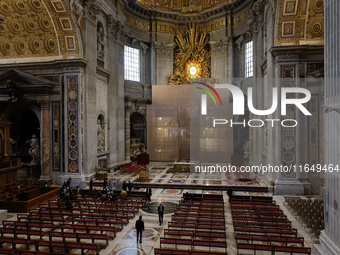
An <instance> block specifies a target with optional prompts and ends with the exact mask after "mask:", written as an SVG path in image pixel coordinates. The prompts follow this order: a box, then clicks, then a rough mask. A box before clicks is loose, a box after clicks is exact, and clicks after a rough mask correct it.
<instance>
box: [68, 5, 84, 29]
mask: <svg viewBox="0 0 340 255" xmlns="http://www.w3.org/2000/svg"><path fill="white" fill-rule="evenodd" d="M70 10H71V12H74V14H75V15H76V17H77V23H78V25H79V26H80V21H81V19H82V18H83V15H84V7H83V6H82V5H81V3H80V0H70Z"/></svg>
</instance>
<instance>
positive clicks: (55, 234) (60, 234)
mask: <svg viewBox="0 0 340 255" xmlns="http://www.w3.org/2000/svg"><path fill="white" fill-rule="evenodd" d="M48 235H49V239H50V241H53V240H52V239H53V237H58V238H62V239H63V241H64V242H65V240H66V238H73V239H76V240H77V242H80V241H81V239H88V240H92V243H94V241H95V240H104V241H105V244H106V245H108V243H109V240H113V239H114V237H113V236H108V235H106V234H89V233H70V232H49V233H48Z"/></svg>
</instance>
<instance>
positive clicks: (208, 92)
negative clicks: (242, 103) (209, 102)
mask: <svg viewBox="0 0 340 255" xmlns="http://www.w3.org/2000/svg"><path fill="white" fill-rule="evenodd" d="M196 83H199V84H202V85H204V86H206V87H207V88H209V89H210V90H211V91H212V92H214V93H215V95H216V96H217V98H218V100H219V101H220V104H221V105H222V100H221V98H220V95H219V94H218V93H217V91H216V90H215V89H214V88H213V87H211V86H210V85H208V84H205V83H203V82H196ZM196 88H198V89H201V90H203V91H204V92H206V93H207V94H208V95H209V96H210V97H211V98H212V99H213V100H214V103H215V105H217V104H216V100H215V98H214V97H213V95H212V94H211V93H210V91H208V90H206V89H203V88H200V87H196Z"/></svg>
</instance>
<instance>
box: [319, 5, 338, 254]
mask: <svg viewBox="0 0 340 255" xmlns="http://www.w3.org/2000/svg"><path fill="white" fill-rule="evenodd" d="M339 10H340V2H339V0H327V1H325V101H324V107H325V116H324V130H325V134H324V146H325V154H324V155H325V165H326V166H328V167H327V172H325V189H324V194H323V198H324V207H325V230H323V231H321V235H320V244H316V245H315V254H318V255H319V254H320V255H338V254H340V231H339V228H340V227H339V226H340V213H339V211H340V209H339V203H340V192H339V190H340V176H339V175H340V173H339V172H336V171H334V170H333V171H331V167H330V166H331V164H332V165H333V167H335V166H339V165H340V163H339V154H340V146H339V144H340V136H339V127H340V88H339V79H340V62H339V59H340V16H339Z"/></svg>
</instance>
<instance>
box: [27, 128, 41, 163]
mask: <svg viewBox="0 0 340 255" xmlns="http://www.w3.org/2000/svg"><path fill="white" fill-rule="evenodd" d="M26 143H29V145H30V146H31V147H30V148H29V150H28V154H30V155H31V157H32V161H31V164H34V165H36V164H38V162H39V158H40V150H39V140H38V138H37V136H36V135H32V139H28V140H27V141H26Z"/></svg>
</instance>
